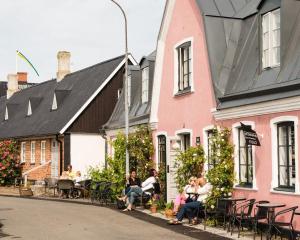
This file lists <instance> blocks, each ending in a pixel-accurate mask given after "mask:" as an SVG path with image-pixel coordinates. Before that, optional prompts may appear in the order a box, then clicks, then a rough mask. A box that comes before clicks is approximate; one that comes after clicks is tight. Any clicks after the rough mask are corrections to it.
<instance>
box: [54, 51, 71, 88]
mask: <svg viewBox="0 0 300 240" xmlns="http://www.w3.org/2000/svg"><path fill="white" fill-rule="evenodd" d="M70 58H71V53H70V52H66V51H59V52H58V53H57V63H58V69H57V73H56V79H57V82H60V81H61V80H62V79H63V78H64V77H65V76H66V75H67V74H69V73H70Z"/></svg>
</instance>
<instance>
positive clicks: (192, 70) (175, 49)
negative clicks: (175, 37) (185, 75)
mask: <svg viewBox="0 0 300 240" xmlns="http://www.w3.org/2000/svg"><path fill="white" fill-rule="evenodd" d="M186 42H191V65H190V68H191V79H190V86H191V92H194V91H195V89H194V67H193V66H194V37H188V38H185V39H182V40H180V41H179V42H177V43H175V45H174V46H173V59H174V66H173V71H174V76H173V79H174V82H173V95H174V96H175V95H176V94H177V93H178V91H179V89H178V51H177V48H178V47H179V46H180V45H181V44H183V43H186Z"/></svg>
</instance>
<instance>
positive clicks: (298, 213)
mask: <svg viewBox="0 0 300 240" xmlns="http://www.w3.org/2000/svg"><path fill="white" fill-rule="evenodd" d="M295 215H296V216H299V217H300V211H295ZM299 237H300V233H298V234H297V236H296V239H299Z"/></svg>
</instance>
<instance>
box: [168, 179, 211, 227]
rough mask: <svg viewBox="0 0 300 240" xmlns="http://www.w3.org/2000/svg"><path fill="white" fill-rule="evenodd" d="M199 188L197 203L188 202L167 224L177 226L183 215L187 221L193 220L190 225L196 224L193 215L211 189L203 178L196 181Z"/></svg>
mask: <svg viewBox="0 0 300 240" xmlns="http://www.w3.org/2000/svg"><path fill="white" fill-rule="evenodd" d="M198 183H199V186H200V187H199V188H198V190H197V194H198V198H197V201H193V202H189V203H186V204H184V205H183V207H182V208H181V209H180V211H179V212H178V214H177V215H176V218H174V219H172V220H170V221H169V224H173V225H177V224H179V223H180V222H181V221H182V219H183V217H184V216H185V214H187V215H188V218H189V219H193V221H192V223H193V224H196V221H195V219H194V217H195V214H196V212H197V210H198V209H199V208H200V207H201V206H202V205H203V200H204V199H206V198H207V196H208V193H209V192H210V190H211V189H212V186H211V184H210V183H208V182H207V181H206V179H205V178H204V177H201V178H200V179H199V180H198Z"/></svg>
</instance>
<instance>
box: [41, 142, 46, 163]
mask: <svg viewBox="0 0 300 240" xmlns="http://www.w3.org/2000/svg"><path fill="white" fill-rule="evenodd" d="M45 162H46V141H41V164H44V163H45Z"/></svg>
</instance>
